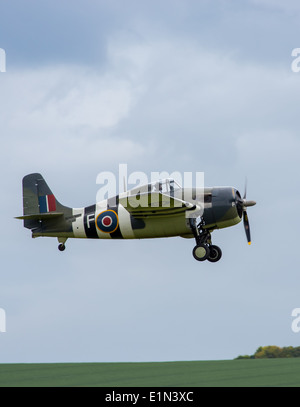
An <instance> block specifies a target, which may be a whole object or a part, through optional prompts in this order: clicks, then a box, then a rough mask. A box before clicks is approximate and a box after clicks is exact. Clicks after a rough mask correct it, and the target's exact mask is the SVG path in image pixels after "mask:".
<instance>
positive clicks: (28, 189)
mask: <svg viewBox="0 0 300 407" xmlns="http://www.w3.org/2000/svg"><path fill="white" fill-rule="evenodd" d="M22 184H23V216H20V217H18V219H24V227H26V228H28V229H36V228H39V227H40V226H41V224H40V222H41V221H42V220H43V221H44V220H50V219H53V218H57V217H60V216H62V215H66V216H72V209H71V208H68V207H66V206H63V205H61V204H60V203H59V202H58V201H57V199H56V198H55V196H54V195H53V193H52V191H51V189H50V188H49V186H48V185H47V183H46V181H45V180H44V178H43V177H42V175H41V174H38V173H34V174H29V175H26V176H25V177H24V178H23V182H22Z"/></svg>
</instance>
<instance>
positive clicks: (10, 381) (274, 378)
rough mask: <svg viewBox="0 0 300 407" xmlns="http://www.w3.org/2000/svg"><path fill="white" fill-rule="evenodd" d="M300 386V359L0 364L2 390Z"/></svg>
mask: <svg viewBox="0 0 300 407" xmlns="http://www.w3.org/2000/svg"><path fill="white" fill-rule="evenodd" d="M299 385H300V358H287V359H255V360H226V361H200V362H197V361H195V362H163V363H58V364H55V363H54V364H0V386H1V387H10V386H18V387H39V386H44V387H47V386H51V387H57V386H63V387H70V386H76V387H77V386H90V387H94V386H99V387H164V386H165V387H189V386H191V387H216V386H218V387H230V386H231V387H240V386H252V387H258V386H276V387H279V386H299Z"/></svg>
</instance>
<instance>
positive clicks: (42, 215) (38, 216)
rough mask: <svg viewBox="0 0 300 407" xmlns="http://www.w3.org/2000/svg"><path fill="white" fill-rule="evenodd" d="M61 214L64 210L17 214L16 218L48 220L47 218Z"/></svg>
mask: <svg viewBox="0 0 300 407" xmlns="http://www.w3.org/2000/svg"><path fill="white" fill-rule="evenodd" d="M59 216H63V213H62V212H49V213H37V214H34V215H23V216H16V217H15V219H24V220H46V219H52V218H58V217H59Z"/></svg>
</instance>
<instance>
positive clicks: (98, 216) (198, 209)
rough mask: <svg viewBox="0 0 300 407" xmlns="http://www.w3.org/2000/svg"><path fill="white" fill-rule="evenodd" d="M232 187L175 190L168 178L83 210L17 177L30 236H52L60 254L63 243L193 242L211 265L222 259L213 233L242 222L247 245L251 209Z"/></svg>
mask: <svg viewBox="0 0 300 407" xmlns="http://www.w3.org/2000/svg"><path fill="white" fill-rule="evenodd" d="M255 204H256V202H254V201H247V200H246V189H245V194H244V197H243V198H242V197H241V194H240V193H239V191H238V190H236V189H235V188H233V187H213V188H181V187H180V185H178V184H177V183H176V181H175V180H174V179H170V178H168V179H164V180H159V181H157V182H152V183H149V184H147V185H144V186H140V187H138V188H133V189H131V190H129V191H126V192H123V193H120V194H119V195H117V196H115V197H112V198H109V199H105V200H103V201H101V202H98V203H96V204H94V205H91V206H87V207H85V208H78V209H76V208H68V207H66V206H64V205H61V204H60V203H59V202H58V201H57V199H56V198H55V196H54V195H53V193H52V191H51V190H50V188H49V187H48V185H47V183H46V182H45V180H44V178H43V177H42V175H41V174H29V175H26V176H25V177H24V178H23V216H19V217H17V218H16V219H22V220H23V221H24V227H25V228H27V229H30V230H31V232H32V237H39V236H50V237H57V238H58V242H59V246H58V249H59V250H60V251H63V250H65V242H66V240H67V239H68V238H90V239H146V238H159V237H172V236H181V237H184V238H194V239H195V241H196V246H195V247H194V249H193V256H194V258H195V259H196V260H198V261H204V260H208V261H210V262H217V261H219V260H220V258H221V256H222V251H221V249H220V248H219V247H218V246H215V245H213V244H212V241H211V233H212V232H213V231H214V230H215V229H222V228H226V227H230V226H233V225H236V224H237V223H239V222H240V221H241V220H242V219H243V222H244V228H245V232H246V237H247V241H248V243H249V244H251V238H250V227H249V221H248V216H247V212H246V208H247V207H248V206H253V205H255Z"/></svg>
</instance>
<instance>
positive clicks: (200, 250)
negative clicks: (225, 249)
mask: <svg viewBox="0 0 300 407" xmlns="http://www.w3.org/2000/svg"><path fill="white" fill-rule="evenodd" d="M209 254H210V251H209V247H208V246H207V245H206V244H203V243H200V244H198V245H197V246H195V247H194V249H193V256H194V258H195V259H196V260H198V261H204V260H206V259H207V258H208V256H209Z"/></svg>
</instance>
